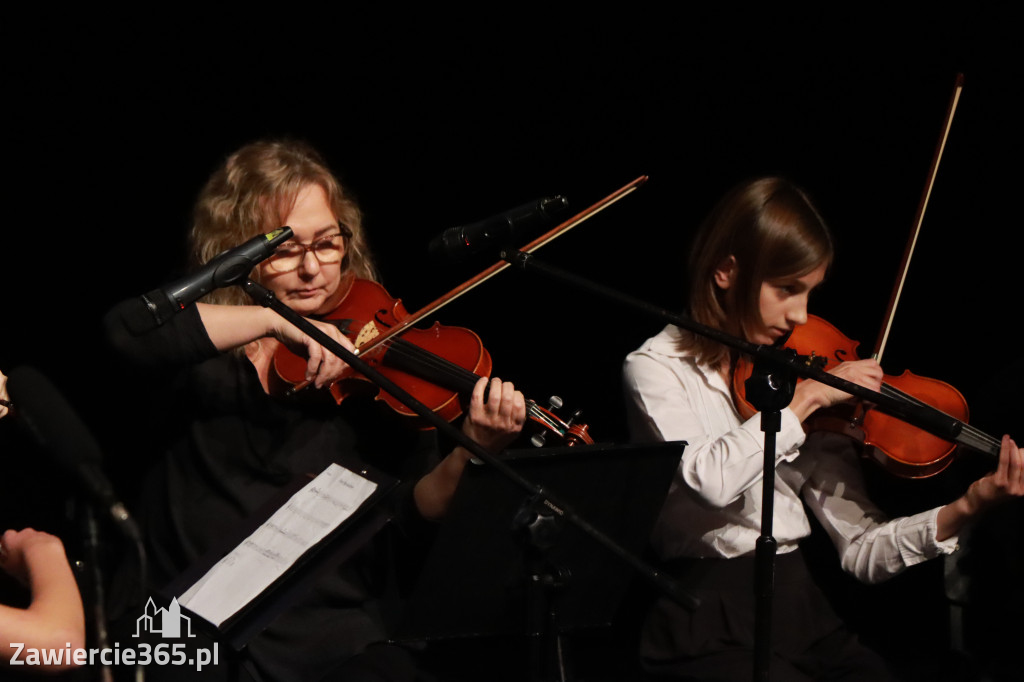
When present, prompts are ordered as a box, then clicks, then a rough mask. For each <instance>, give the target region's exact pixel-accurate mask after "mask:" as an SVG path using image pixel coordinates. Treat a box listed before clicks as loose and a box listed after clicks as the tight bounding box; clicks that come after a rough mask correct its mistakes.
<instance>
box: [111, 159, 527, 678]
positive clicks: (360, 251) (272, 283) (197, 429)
mask: <svg viewBox="0 0 1024 682" xmlns="http://www.w3.org/2000/svg"><path fill="white" fill-rule="evenodd" d="M284 225H287V226H289V227H291V229H292V230H293V233H294V236H293V238H292V239H291V240H290V241H289V242H287V243H285V244H283V245H282V246H281V247H279V249H278V251H277V252H276V253H275V254H274V255H273V256H271V257H270V258H269V259H267V260H266V261H264V262H263V263H262V264H261V265H260V266H259V267H258V268H257V269H256V271H255V272H254V273H253V279H256V280H258V281H260V282H261V283H262V284H263V285H264V286H266V287H267V288H268V289H270V290H271V291H272V292H273V293H274V294H275V295H276V296H277V298H278V299H280V300H281V301H283V302H284V303H285V304H287V305H288V306H289V307H291V308H292V309H293V310H295V311H297V312H299V313H301V314H302V315H304V316H306V317H308V318H310V319H312V320H314V321H316V320H317V318H319V317H321V316H323V315H326V314H327V313H330V312H331V311H332V310H334V309H335V308H336V307H337V306H338V304H339V303H340V302H341V300H342V299H343V298H344V297H345V295H346V294H347V293H348V287H349V286H350V284H351V281H352V278H353V277H360V278H368V279H373V278H374V266H373V263H372V261H371V259H370V256H369V252H368V249H367V245H366V241H365V238H364V236H363V231H362V224H361V215H360V211H359V208H358V207H357V205H356V203H355V202H354V201H353V199H352V198H351V196H350V195H349V193H348V191H347V190H346V189H345V188H344V187H342V186H341V184H340V183H339V182H338V181H337V180H336V178H335V177H334V176H333V175H332V174H331V172H330V171H329V170H328V168H327V166H326V165H325V163H324V161H323V160H322V159H321V157H320V156H319V155H318V154H317V153H316V152H315V151H313V150H312V149H310V148H308V147H307V146H305V145H303V144H299V143H294V142H288V141H276V142H257V143H253V144H250V145H247V146H245V147H243V148H242V149H240V150H238V151H237V152H235V153H234V154H233V155H231V156H230V157H229V158H228V159H227V161H226V163H225V164H224V165H223V167H221V168H220V169H219V170H218V171H217V172H215V173H214V175H213V176H212V177H211V178H210V180H209V181H208V183H207V184H206V186H205V188H204V189H203V191H202V193H201V195H200V197H199V200H198V202H197V205H196V208H195V219H194V227H193V230H192V234H191V237H192V246H193V249H194V252H195V254H196V256H197V260H198V262H199V263H203V262H205V261H207V260H209V259H211V258H212V257H214V256H216V255H217V254H218V253H220V252H222V251H224V250H226V249H228V248H230V247H232V246H235V245H237V244H240V243H243V242H244V241H246V240H248V239H250V238H252V237H254V236H256V235H258V234H262V233H266V232H269V231H272V230H275V229H277V228H278V227H281V226H284ZM246 303H247V300H246V299H245V295H244V293H242V292H241V291H240V290H237V289H232V290H219V291H217V292H215V293H214V294H213V295H212V296H210V297H209V298H208V299H207V300H206V301H205V302H203V303H200V304H197V305H195V306H192V307H190V308H188V309H186V310H184V311H182V312H181V313H180V314H179V315H177V316H176V317H174V318H173V319H172V320H170V321H169V322H168V323H167V324H165V325H163V326H161V327H157V328H156V329H155V330H153V331H152V332H150V333H147V334H144V335H142V336H133V334H132V333H131V332H130V331H129V327H126V326H125V324H124V322H123V317H124V314H123V313H124V306H125V305H126V304H122V305H121V306H119V307H118V308H115V309H114V310H113V311H111V313H110V314H109V315H108V317H107V322H108V330H109V336H110V338H111V339H112V341H113V344H114V346H115V348H117V349H118V350H119V351H121V353H122V354H123V355H124V356H126V357H127V358H128V359H130V360H132V361H134V362H135V363H136V364H138V365H142V366H167V367H173V368H183V369H182V370H181V371H180V373H179V375H178V376H177V377H176V383H177V384H179V385H180V387H181V390H182V392H183V394H184V396H185V398H184V399H179V400H176V401H175V403H174V404H175V405H176V406H177V408H176V409H175V410H174V411H173V414H172V415H170V416H171V423H172V426H171V427H169V429H168V433H169V434H170V437H169V438H168V442H167V443H166V444H164V447H165V449H166V450H167V457H166V459H164V460H163V461H162V462H161V464H160V465H159V467H158V468H157V470H156V471H155V475H153V476H152V477H151V479H150V481H149V483H148V485H147V488H146V489H145V491H144V493H143V495H142V499H143V500H144V501H145V505H146V508H145V509H144V510H143V518H144V521H145V522H146V524H147V525H146V531H147V533H146V535H147V539H148V541H149V544H150V548H149V551H150V556H151V557H152V563H153V566H152V574H153V575H152V582H153V584H154V585H161V584H163V583H164V582H165V581H167V580H169V579H171V578H173V577H174V576H175V575H177V574H178V573H180V572H181V571H183V570H184V569H185V568H186V567H187V566H188V565H189V564H190V563H191V562H192V561H194V560H195V559H197V558H198V557H200V556H201V555H202V554H203V553H204V552H206V551H207V550H209V549H210V548H211V547H213V546H215V545H216V544H217V542H218V540H220V539H221V538H222V537H223V536H224V535H225V534H226V533H230V532H232V530H233V529H234V528H235V527H236V526H237V524H239V523H241V522H242V521H244V520H245V519H246V518H247V517H248V516H249V515H250V514H252V513H253V512H254V511H256V510H257V509H259V508H261V507H262V506H263V505H264V504H265V503H266V502H267V500H268V499H271V498H272V497H273V496H274V495H275V493H277V492H278V491H279V490H280V489H281V488H282V486H284V485H286V484H288V483H289V482H290V481H292V480H293V479H294V478H295V477H302V476H308V475H315V474H318V473H320V471H322V470H323V469H324V468H325V467H326V466H327V465H329V464H331V463H332V462H337V463H340V464H342V465H343V466H346V467H347V468H349V469H352V470H359V468H365V467H366V466H367V465H370V466H371V467H374V468H376V469H378V470H380V471H384V472H386V473H388V474H390V475H391V476H393V477H395V478H398V479H400V480H401V481H402V484H401V485H400V488H399V490H400V494H399V495H397V496H396V497H397V499H398V500H399V502H398V508H396V509H394V510H393V511H394V515H395V519H396V522H395V523H393V524H391V526H389V527H388V529H386V530H387V531H390V532H383V533H379V534H378V536H377V537H376V538H375V539H374V541H373V542H372V543H371V544H370V545H368V546H366V547H365V548H364V549H362V550H360V551H359V553H358V554H357V555H356V556H355V557H353V558H352V559H350V560H349V561H347V562H346V563H345V564H344V565H343V566H341V567H340V568H338V569H337V570H336V571H334V572H333V573H331V574H330V575H328V576H326V577H325V578H323V579H322V580H320V582H318V583H317V585H316V586H315V587H314V588H313V590H312V591H311V593H310V594H309V595H308V596H307V597H304V598H303V599H302V601H301V602H300V603H298V604H296V605H295V606H294V607H293V608H291V609H290V610H289V611H286V612H285V613H283V614H282V615H281V616H279V617H278V618H277V619H276V620H275V621H274V622H272V623H271V625H270V626H269V627H268V629H267V630H266V631H265V632H264V633H262V634H261V635H259V636H258V637H256V638H255V639H254V640H253V641H252V642H251V643H250V644H249V646H248V647H247V648H246V650H245V651H244V652H243V653H242V654H241V655H240V660H239V661H238V662H237V663H238V666H239V667H238V672H237V679H259V680H314V679H315V680H320V679H335V677H337V678H338V679H346V680H350V679H351V680H363V679H367V680H369V679H372V680H385V679H386V680H406V679H415V674H416V673H415V666H414V664H413V662H412V660H411V657H410V656H409V655H408V653H407V652H404V651H402V650H398V649H397V647H394V646H386V645H382V644H381V643H382V642H384V641H385V640H386V632H385V626H384V623H383V622H382V618H381V617H380V616H379V610H378V606H379V604H378V601H379V598H380V597H381V596H382V595H383V594H384V592H385V591H386V589H387V588H388V582H387V580H386V576H387V575H388V574H389V573H391V572H392V571H393V570H394V568H395V563H396V556H397V554H398V553H400V552H407V551H409V550H410V545H411V546H415V544H416V543H415V538H417V537H420V536H422V535H424V534H426V533H428V532H429V524H427V523H426V520H431V519H437V518H440V517H441V516H443V515H444V513H445V510H446V508H447V505H448V502H449V501H450V499H451V496H452V493H453V492H454V488H455V485H456V484H457V482H458V480H459V476H460V475H461V472H462V470H463V468H464V467H465V465H466V463H467V461H468V460H469V458H470V456H469V453H468V452H466V451H465V450H464V449H463V448H461V447H458V448H454V449H453V450H452V451H451V452H450V453H448V454H447V456H444V457H443V458H442V457H439V456H438V455H437V454H436V453H437V452H438V448H439V446H438V443H437V442H436V441H437V438H436V436H434V435H433V432H422V431H417V430H415V429H405V428H402V427H400V426H396V425H395V422H394V421H393V419H394V418H393V417H391V416H390V415H387V414H384V413H383V411H381V410H379V409H378V405H375V404H373V401H372V400H360V399H356V398H349V399H347V400H346V401H345V402H344V403H342V404H341V405H338V404H336V403H335V402H334V401H333V400H308V399H301V400H299V399H296V396H292V397H291V398H283V397H280V396H278V395H276V394H275V393H276V391H275V386H274V376H273V374H272V373H273V368H272V363H271V359H272V358H273V356H274V352H275V350H276V349H277V348H278V345H279V344H285V345H286V346H287V347H288V348H290V349H291V350H292V351H293V352H295V353H297V354H300V355H302V356H303V357H304V358H306V361H307V362H306V379H308V380H309V381H310V382H311V383H312V386H313V387H314V388H311V389H307V390H306V391H304V392H303V394H309V393H313V394H314V397H315V394H317V393H320V394H321V395H322V394H325V393H326V392H325V391H322V390H319V391H318V390H317V389H323V388H325V387H327V386H329V385H330V384H331V383H332V382H333V381H334V380H336V379H337V378H338V377H339V376H340V375H341V373H342V371H343V370H344V369H346V365H345V364H344V363H343V362H342V361H341V360H340V359H338V358H337V357H336V356H335V355H334V354H332V353H330V352H329V351H327V350H326V349H324V348H322V347H321V346H320V345H319V344H318V343H316V342H315V341H313V340H312V339H310V338H309V337H308V336H307V335H305V334H303V333H301V332H299V331H298V330H296V329H295V328H294V327H293V326H291V325H290V324H289V323H287V322H285V321H284V320H283V319H282V318H280V317H279V316H278V315H277V314H276V313H274V312H273V311H271V310H270V309H267V308H262V307H259V306H254V305H251V304H248V305H247V304H246ZM315 323H316V324H317V326H318V327H319V328H321V329H322V330H324V331H325V332H326V333H328V334H329V335H330V336H331V337H332V338H334V339H335V340H337V341H338V342H340V343H341V344H343V345H344V346H345V347H347V348H350V349H351V348H352V342H351V341H349V340H348V339H347V338H346V337H345V336H343V335H342V334H341V333H340V332H339V331H338V329H337V327H335V326H333V325H330V324H327V323H323V322H315ZM300 397H303V398H304V397H306V396H305V395H300ZM524 419H525V401H524V398H523V396H522V394H521V393H520V392H519V391H517V390H515V387H514V386H513V385H512V384H511V383H508V382H502V381H501V380H499V379H490V380H487V379H481V380H480V381H479V382H478V383H477V384H476V387H475V389H474V391H473V394H472V396H471V399H470V401H469V408H468V412H467V414H466V417H465V419H464V421H463V424H462V430H463V432H464V433H466V434H467V435H468V436H470V437H471V438H473V439H474V440H476V441H477V442H479V443H481V444H482V445H484V446H485V447H488V448H490V449H492V450H495V451H496V450H499V449H500V448H502V447H504V446H505V445H507V444H508V443H509V442H511V440H512V439H513V438H514V437H515V436H516V434H517V433H518V432H519V431H520V429H521V427H522V424H523V422H524ZM392 527H394V528H392ZM399 538H401V539H402V540H409V539H410V538H412V539H413V540H412V541H409V542H395V541H396V540H398V539H399ZM129 613H130V615H132V616H137V615H138V613H139V612H138V611H136V612H131V611H129ZM222 649H223V647H222ZM371 671H374V672H371ZM152 672H154V673H158V672H159V671H156V670H154V671H152ZM177 672H180V669H179V670H177ZM204 672H206V671H204ZM325 676H326V677H325Z"/></svg>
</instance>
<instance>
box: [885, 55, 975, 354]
mask: <svg viewBox="0 0 1024 682" xmlns="http://www.w3.org/2000/svg"><path fill="white" fill-rule="evenodd" d="M963 88H964V75H963V74H962V73H958V74H957V75H956V83H955V85H954V87H953V95H952V97H951V98H950V101H949V106H948V108H947V109H946V120H945V123H944V124H943V126H942V134H941V135H940V136H939V142H938V144H937V145H936V147H935V154H934V156H933V157H932V165H931V168H930V169H929V170H928V178H927V180H926V181H925V186H924V193H923V194H922V195H921V201H920V203H919V204H918V206H917V215H916V216H915V217H914V227H913V229H912V230H911V232H910V237H909V238H908V240H907V246H906V248H905V249H904V250H903V262H902V263H901V264H900V268H899V272H898V273H897V277H896V285H895V286H894V287H893V290H892V294H891V296H890V297H889V307H888V310H887V311H886V313H885V323H884V324H883V325H882V330H881V331H880V332H879V334H878V341H876V342H875V352H874V353H873V354H872V356H871V357H872V358H874V359H875V360H877V361H878V362H879V363H881V362H882V353H883V352H884V351H885V344H886V342H887V341H888V340H889V332H890V331H891V330H892V322H893V318H894V317H895V316H896V306H897V305H899V301H900V295H901V294H902V293H903V285H904V284H905V283H906V281H907V271H908V270H909V269H910V259H911V257H912V256H913V255H914V247H916V246H917V238H918V236H919V235H920V234H921V225H922V224H923V223H924V213H925V210H926V209H927V208H928V200H929V199H930V198H931V196H932V187H933V186H934V185H935V176H936V175H937V174H938V171H939V162H940V161H941V160H942V152H943V151H944V150H945V149H946V140H947V139H948V138H949V129H950V128H951V127H952V126H953V116H954V115H955V114H956V107H957V104H958V103H959V101H960V93H961V91H962V90H963Z"/></svg>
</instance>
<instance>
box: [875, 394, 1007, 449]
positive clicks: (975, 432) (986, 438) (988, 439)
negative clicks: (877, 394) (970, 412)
mask: <svg viewBox="0 0 1024 682" xmlns="http://www.w3.org/2000/svg"><path fill="white" fill-rule="evenodd" d="M881 392H882V394H883V395H886V396H889V397H890V398H900V399H902V400H906V401H907V402H909V403H912V404H914V405H917V406H919V407H925V408H928V409H930V410H934V411H935V412H938V413H940V414H942V415H944V416H946V417H949V418H950V419H955V420H956V421H957V423H959V424H961V426H962V428H963V430H964V431H967V432H968V433H969V434H971V435H972V436H974V437H975V438H977V439H978V440H980V441H983V442H985V443H987V444H988V445H996V446H997V445H999V443H1000V441H999V439H997V438H993V437H992V436H990V435H988V434H987V433H985V432H983V431H981V430H979V429H976V428H975V427H973V426H971V425H970V424H968V423H966V422H963V421H960V420H959V419H956V417H953V416H952V415H948V414H946V413H945V412H943V411H942V410H940V409H938V408H937V407H934V406H932V405H929V404H928V403H926V402H922V401H921V400H919V399H918V398H915V397H914V396H912V395H910V394H909V393H905V392H903V391H901V390H900V389H898V388H895V387H894V386H890V385H889V384H884V383H883V384H882V391H881Z"/></svg>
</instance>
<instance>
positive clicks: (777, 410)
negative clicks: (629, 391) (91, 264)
mask: <svg viewBox="0 0 1024 682" xmlns="http://www.w3.org/2000/svg"><path fill="white" fill-rule="evenodd" d="M501 258H502V260H505V261H507V262H508V263H509V264H511V265H513V266H515V267H517V268H518V269H520V270H522V271H524V272H525V271H530V272H535V273H538V274H541V275H543V276H545V277H548V278H550V279H554V280H556V281H557V282H559V283H561V284H565V285H568V286H570V287H573V288H575V289H578V290H580V291H583V292H584V293H587V294H590V295H596V296H600V297H602V298H605V299H607V300H609V301H612V302H614V303H618V304H621V305H624V306H626V307H628V308H631V309H633V310H635V311H638V312H641V313H644V314H646V315H649V316H651V317H653V318H655V319H658V320H661V321H662V322H669V323H671V324H674V325H676V326H678V327H682V328H684V329H687V330H689V331H691V332H694V333H696V334H700V335H702V336H705V337H708V338H711V339H714V340H715V341H718V342H719V343H722V344H725V345H727V346H729V347H731V348H735V349H737V350H739V351H741V352H743V353H747V354H749V355H751V356H752V357H753V358H754V370H753V374H752V375H751V377H750V378H749V379H747V381H746V384H745V386H746V389H747V398H748V400H749V401H750V402H751V404H753V405H754V407H755V408H757V409H758V410H759V411H760V412H761V430H762V431H764V434H765V436H764V475H763V480H762V508H761V535H760V536H759V537H758V540H757V545H756V552H755V585H754V588H755V594H756V602H755V603H756V609H757V612H756V613H755V620H754V634H755V650H754V680H755V682H762V681H766V680H768V679H769V674H768V668H769V660H770V658H771V609H772V597H773V593H774V581H775V553H776V548H777V543H776V541H775V538H774V537H772V523H773V515H774V494H775V450H776V434H777V433H778V431H779V430H780V429H781V424H782V409H783V408H785V407H786V406H787V405H789V402H790V400H791V399H792V397H793V391H794V389H795V387H796V377H797V376H800V377H804V378H807V379H813V380H815V381H819V382H821V383H823V384H828V385H830V386H833V387H835V388H838V389H840V390H843V391H845V392H847V393H849V394H851V395H854V396H856V397H858V398H861V399H862V400H866V401H869V402H871V403H874V404H876V405H877V406H878V407H880V408H882V409H883V410H884V411H886V412H888V413H889V414H891V415H893V416H895V417H897V418H899V419H901V420H903V421H905V422H907V423H909V424H912V425H913V426H917V427H918V428H920V429H923V430H925V431H928V432H929V433H932V434H934V435H936V436H938V437H939V438H943V439H945V440H948V441H953V442H955V441H956V440H957V436H959V434H960V430H961V429H962V428H963V425H962V424H960V423H958V422H957V420H956V419H954V418H952V417H950V416H948V415H945V414H943V413H941V412H939V411H937V410H935V409H933V408H931V407H930V406H928V405H918V404H914V403H910V402H908V401H904V400H900V399H898V398H893V397H890V396H886V395H883V394H881V393H878V392H876V391H872V390H871V389H869V388H865V387H863V386H861V385H859V384H855V383H853V382H851V381H847V380H845V379H841V378H839V377H836V376H834V375H832V374H829V373H828V372H825V371H824V370H822V369H821V367H820V366H819V363H817V362H816V361H815V360H814V359H813V358H812V357H809V356H806V355H797V353H796V352H795V351H793V350H791V349H785V348H776V347H774V346H767V345H760V344H752V343H750V342H748V341H744V340H742V339H739V338H736V337H734V336H732V335H730V334H726V333H724V332H722V331H720V330H718V329H714V328H712V327H708V326H706V325H703V324H700V323H699V322H695V321H694V320H691V319H690V318H688V317H685V316H683V315H678V314H676V313H672V312H670V311H668V310H666V309H664V308H659V307H658V306H655V305H652V304H650V303H648V302H646V301H643V300H641V299H638V298H634V297H632V296H628V295H626V294H623V293H621V292H619V291H616V290H615V289H612V288H610V287H606V286H603V285H601V284H597V283H595V282H593V281H591V280H588V279H585V278H583V277H579V276H577V275H574V274H571V273H568V272H566V271H564V270H561V269H558V268H555V267H553V266H550V265H547V264H545V263H542V262H540V261H538V260H537V259H536V257H535V256H533V255H532V254H529V253H525V252H523V251H519V250H515V249H504V250H503V251H502V252H501Z"/></svg>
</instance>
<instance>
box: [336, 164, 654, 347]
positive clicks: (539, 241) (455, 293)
mask: <svg viewBox="0 0 1024 682" xmlns="http://www.w3.org/2000/svg"><path fill="white" fill-rule="evenodd" d="M647 177H648V176H646V175H641V176H640V177H638V178H637V179H636V180H633V181H632V182H630V183H629V184H627V185H624V186H623V187H620V188H619V189H617V190H615V191H614V192H612V193H611V194H609V195H608V196H606V197H605V198H603V199H601V200H600V201H598V202H596V203H595V204H593V205H592V206H589V207H588V208H585V209H584V210H582V211H580V212H579V213H577V214H576V215H574V216H573V217H571V218H569V219H568V220H566V221H565V222H563V223H561V224H560V225H558V226H556V227H554V228H552V229H551V230H549V231H547V232H545V233H544V234H542V235H541V236H539V237H537V238H536V239H534V240H533V241H532V242H530V243H529V244H527V245H526V246H524V247H523V248H522V249H520V251H522V252H524V253H533V252H534V251H536V250H537V249H539V248H540V247H542V246H544V245H546V244H549V243H551V242H552V241H553V240H555V239H556V238H558V237H560V236H562V235H563V234H565V233H566V232H568V231H569V230H571V229H572V228H574V227H576V226H577V225H579V224H580V223H582V222H583V221H584V220H587V219H588V218H591V217H593V216H594V215H596V214H597V213H599V212H600V211H602V210H604V209H606V208H608V207H609V206H611V205H612V204H614V203H615V202H616V201H618V200H619V199H622V198H623V197H626V196H627V195H629V194H631V193H632V192H634V191H635V190H636V189H637V188H639V187H640V186H641V185H643V184H644V183H645V182H647ZM509 265H510V263H508V262H507V261H498V262H497V263H495V264H494V265H492V266H490V267H489V268H487V269H486V270H484V271H483V272H481V273H480V274H478V275H476V276H474V277H472V278H470V279H468V280H466V281H465V282H463V283H462V284H460V285H459V286H457V287H455V288H454V289H452V290H451V291H449V292H448V293H446V294H444V295H443V296H440V297H439V298H437V299H435V300H434V301H432V302H431V303H428V304H427V305H425V306H423V307H422V308H420V309H419V310H417V311H416V312H415V313H412V314H411V315H409V316H408V317H406V318H405V319H404V320H402V321H401V322H400V323H399V324H396V325H395V326H394V327H391V328H390V329H388V330H387V331H386V332H384V333H383V334H380V335H379V336H376V337H374V338H373V339H371V340H370V341H367V342H366V343H364V344H363V345H362V346H360V347H359V348H357V349H356V351H355V352H356V354H362V353H366V352H368V351H370V350H372V349H373V348H376V347H377V346H379V345H380V344H382V343H384V342H385V341H387V340H388V339H390V338H392V337H394V336H396V335H398V334H401V333H402V332H404V331H405V330H406V329H408V328H409V327H411V326H412V325H414V324H416V323H418V322H420V321H421V320H423V319H424V318H425V317H427V316H428V315H431V314H433V313H435V312H437V311H438V310H440V309H441V308H442V307H444V306H446V305H448V304H449V303H451V302H452V301H454V300H455V299H457V298H459V297H460V296H462V295H463V294H465V293H466V292H467V291H469V290H471V289H473V288H475V287H477V286H478V285H480V284H482V283H484V282H486V281H487V280H489V279H490V278H491V277H494V276H495V275H497V274H498V273H499V272H501V271H502V270H504V269H505V268H507V267H509Z"/></svg>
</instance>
